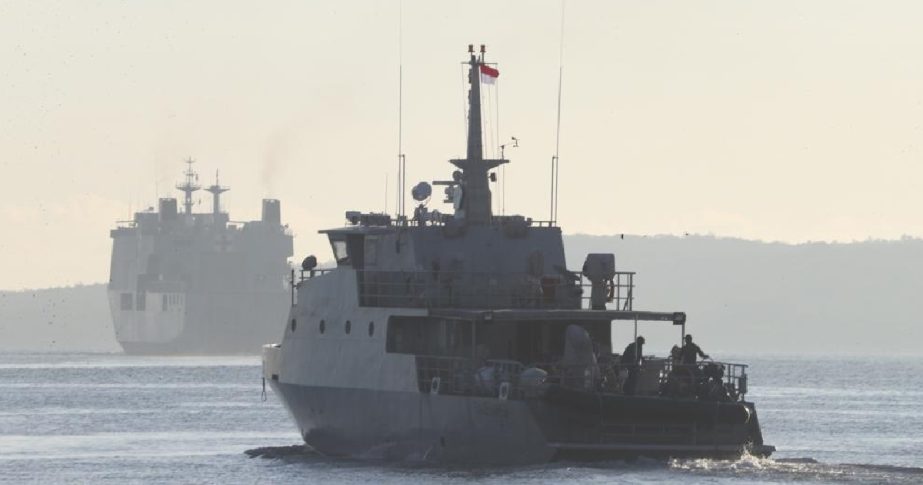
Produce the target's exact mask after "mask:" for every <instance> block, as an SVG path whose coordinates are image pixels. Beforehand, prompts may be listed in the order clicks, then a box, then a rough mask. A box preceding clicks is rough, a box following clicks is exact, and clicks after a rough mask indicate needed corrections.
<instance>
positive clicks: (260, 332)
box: [110, 291, 290, 355]
mask: <svg viewBox="0 0 923 485" xmlns="http://www.w3.org/2000/svg"><path fill="white" fill-rule="evenodd" d="M119 297H120V293H119V292H117V291H110V308H111V310H112V316H113V324H114V326H115V331H116V340H117V341H118V342H119V345H121V347H122V349H123V350H124V351H125V353H127V354H133V355H228V354H247V355H255V354H258V353H259V352H260V347H261V345H262V344H263V343H264V342H265V341H267V340H273V339H276V338H278V336H279V334H280V333H281V329H282V327H283V326H284V321H285V318H286V315H287V313H288V311H289V308H290V295H289V294H288V292H286V291H277V292H246V293H241V292H211V293H203V292H198V293H196V292H188V293H172V294H167V293H164V294H158V293H149V294H148V295H147V299H148V300H149V301H148V303H147V304H146V305H145V309H144V310H138V309H137V308H134V309H132V310H121V309H120V308H119V306H118V304H119Z"/></svg>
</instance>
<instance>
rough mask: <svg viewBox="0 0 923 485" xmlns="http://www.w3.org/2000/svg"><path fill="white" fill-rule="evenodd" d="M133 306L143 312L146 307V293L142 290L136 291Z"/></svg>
mask: <svg viewBox="0 0 923 485" xmlns="http://www.w3.org/2000/svg"><path fill="white" fill-rule="evenodd" d="M135 308H137V309H138V311H139V312H143V311H144V310H146V309H147V293H145V292H143V291H141V292H138V294H137V297H136V298H135Z"/></svg>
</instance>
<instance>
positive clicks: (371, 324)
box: [369, 322, 375, 337]
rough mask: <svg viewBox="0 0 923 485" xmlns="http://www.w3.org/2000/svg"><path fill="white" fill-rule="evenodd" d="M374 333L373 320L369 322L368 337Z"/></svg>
mask: <svg viewBox="0 0 923 485" xmlns="http://www.w3.org/2000/svg"><path fill="white" fill-rule="evenodd" d="M372 335H375V322H369V337H371V336H372Z"/></svg>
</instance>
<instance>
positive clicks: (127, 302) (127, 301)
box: [121, 293, 132, 311]
mask: <svg viewBox="0 0 923 485" xmlns="http://www.w3.org/2000/svg"><path fill="white" fill-rule="evenodd" d="M131 300H132V295H131V293H122V301H121V308H122V310H123V311H131Z"/></svg>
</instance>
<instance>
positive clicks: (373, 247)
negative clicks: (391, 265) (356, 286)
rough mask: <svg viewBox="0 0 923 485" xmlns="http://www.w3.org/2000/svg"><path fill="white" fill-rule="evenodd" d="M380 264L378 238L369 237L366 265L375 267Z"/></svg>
mask: <svg viewBox="0 0 923 485" xmlns="http://www.w3.org/2000/svg"><path fill="white" fill-rule="evenodd" d="M377 263H378V238H377V237H375V236H368V237H366V238H365V265H366V266H374V265H375V264H377Z"/></svg>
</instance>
